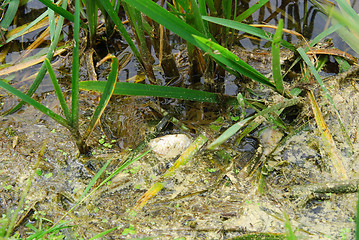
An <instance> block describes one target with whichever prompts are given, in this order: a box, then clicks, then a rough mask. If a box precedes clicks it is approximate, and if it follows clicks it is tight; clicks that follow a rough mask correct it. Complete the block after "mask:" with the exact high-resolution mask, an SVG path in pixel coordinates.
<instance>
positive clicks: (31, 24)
mask: <svg viewBox="0 0 359 240" xmlns="http://www.w3.org/2000/svg"><path fill="white" fill-rule="evenodd" d="M47 15H48V10H46V11H45V12H44V13H42V14H41V15H40V16H38V17H37V18H36V19H35V20H34V21H32V22H31V23H30V24H28V25H27V26H26V27H25V28H24V29H22V30H21V31H19V32H18V33H16V34H14V35H12V36H11V37H9V38H8V39H6V43H9V42H11V41H12V40H14V39H15V38H17V37H19V36H21V35H23V34H24V33H25V32H26V31H27V30H29V29H30V28H32V27H33V26H35V25H36V24H37V23H38V22H40V21H41V20H42V19H44V18H45V17H46V16H47Z"/></svg>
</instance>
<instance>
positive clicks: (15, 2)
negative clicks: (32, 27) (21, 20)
mask: <svg viewBox="0 0 359 240" xmlns="http://www.w3.org/2000/svg"><path fill="white" fill-rule="evenodd" d="M19 3H20V0H12V1H10V3H9V5H8V6H7V9H6V12H5V15H4V17H3V18H2V20H1V22H0V28H5V29H7V28H8V27H9V26H10V25H11V23H12V21H13V20H14V17H15V15H16V12H17V8H18V7H19ZM0 30H1V29H0Z"/></svg>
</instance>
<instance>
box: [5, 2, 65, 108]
mask: <svg viewBox="0 0 359 240" xmlns="http://www.w3.org/2000/svg"><path fill="white" fill-rule="evenodd" d="M66 6H67V1H63V3H62V7H63V8H66ZM63 23H64V18H63V17H60V18H59V20H58V22H57V26H56V31H55V37H54V39H53V41H51V44H50V48H49V51H48V53H47V54H46V58H47V59H49V61H51V60H52V57H53V56H54V52H55V49H56V47H57V43H58V42H59V39H60V35H61V32H62V25H63ZM45 74H46V64H45V63H43V64H42V65H41V68H40V70H39V73H38V74H37V75H36V78H35V80H34V82H33V83H32V84H31V86H30V88H29V90H27V92H26V95H28V96H32V94H34V92H35V91H36V89H37V88H38V87H39V85H40V83H41V82H42V79H43V78H44V76H45ZM24 104H25V102H24V101H21V102H20V103H18V104H17V105H16V106H15V107H14V108H12V109H11V110H10V111H8V112H7V113H6V114H11V113H14V112H16V111H17V110H19V109H20V108H21V107H22V105H24Z"/></svg>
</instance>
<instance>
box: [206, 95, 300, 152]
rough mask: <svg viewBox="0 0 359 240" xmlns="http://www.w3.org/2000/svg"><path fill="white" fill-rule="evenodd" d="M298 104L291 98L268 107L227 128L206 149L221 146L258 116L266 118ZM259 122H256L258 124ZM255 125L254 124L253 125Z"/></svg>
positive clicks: (295, 99)
mask: <svg viewBox="0 0 359 240" xmlns="http://www.w3.org/2000/svg"><path fill="white" fill-rule="evenodd" d="M298 102H299V98H292V99H286V100H285V101H283V102H280V103H277V104H276V105H274V106H271V107H268V108H266V109H264V110H262V111H260V112H258V113H257V114H256V115H255V116H252V117H249V118H246V119H244V120H242V121H239V122H238V123H235V124H234V125H233V126H231V127H230V128H228V129H227V130H226V131H225V132H224V133H222V134H221V136H219V137H218V138H217V139H216V140H215V141H214V142H212V143H211V144H210V145H209V146H208V147H207V148H208V149H215V148H216V147H217V146H219V145H220V144H222V143H223V142H225V141H227V140H228V139H229V138H230V137H232V136H233V135H234V134H235V133H236V132H237V131H239V129H241V128H242V127H243V126H245V125H246V124H248V123H249V122H251V121H252V120H253V119H254V118H258V117H260V116H264V117H265V116H266V115H268V114H269V113H274V112H276V111H278V110H279V109H284V108H286V107H290V106H293V105H295V104H297V103H298ZM259 121H260V120H258V122H259ZM255 124H256V123H254V125H255Z"/></svg>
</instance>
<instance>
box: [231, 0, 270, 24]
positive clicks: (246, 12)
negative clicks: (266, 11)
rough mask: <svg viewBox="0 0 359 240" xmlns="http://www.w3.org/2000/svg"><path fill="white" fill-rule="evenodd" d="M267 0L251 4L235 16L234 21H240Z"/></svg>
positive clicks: (267, 0)
mask: <svg viewBox="0 0 359 240" xmlns="http://www.w3.org/2000/svg"><path fill="white" fill-rule="evenodd" d="M267 2H269V0H259V1H258V2H257V3H256V4H253V6H251V7H250V8H248V9H247V10H245V11H244V12H243V13H242V14H241V15H239V16H238V17H236V18H235V21H238V22H242V21H243V20H244V19H246V18H247V17H249V16H250V15H252V14H253V13H254V12H256V11H257V10H258V9H260V8H261V7H262V6H263V5H264V4H266V3H267Z"/></svg>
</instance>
